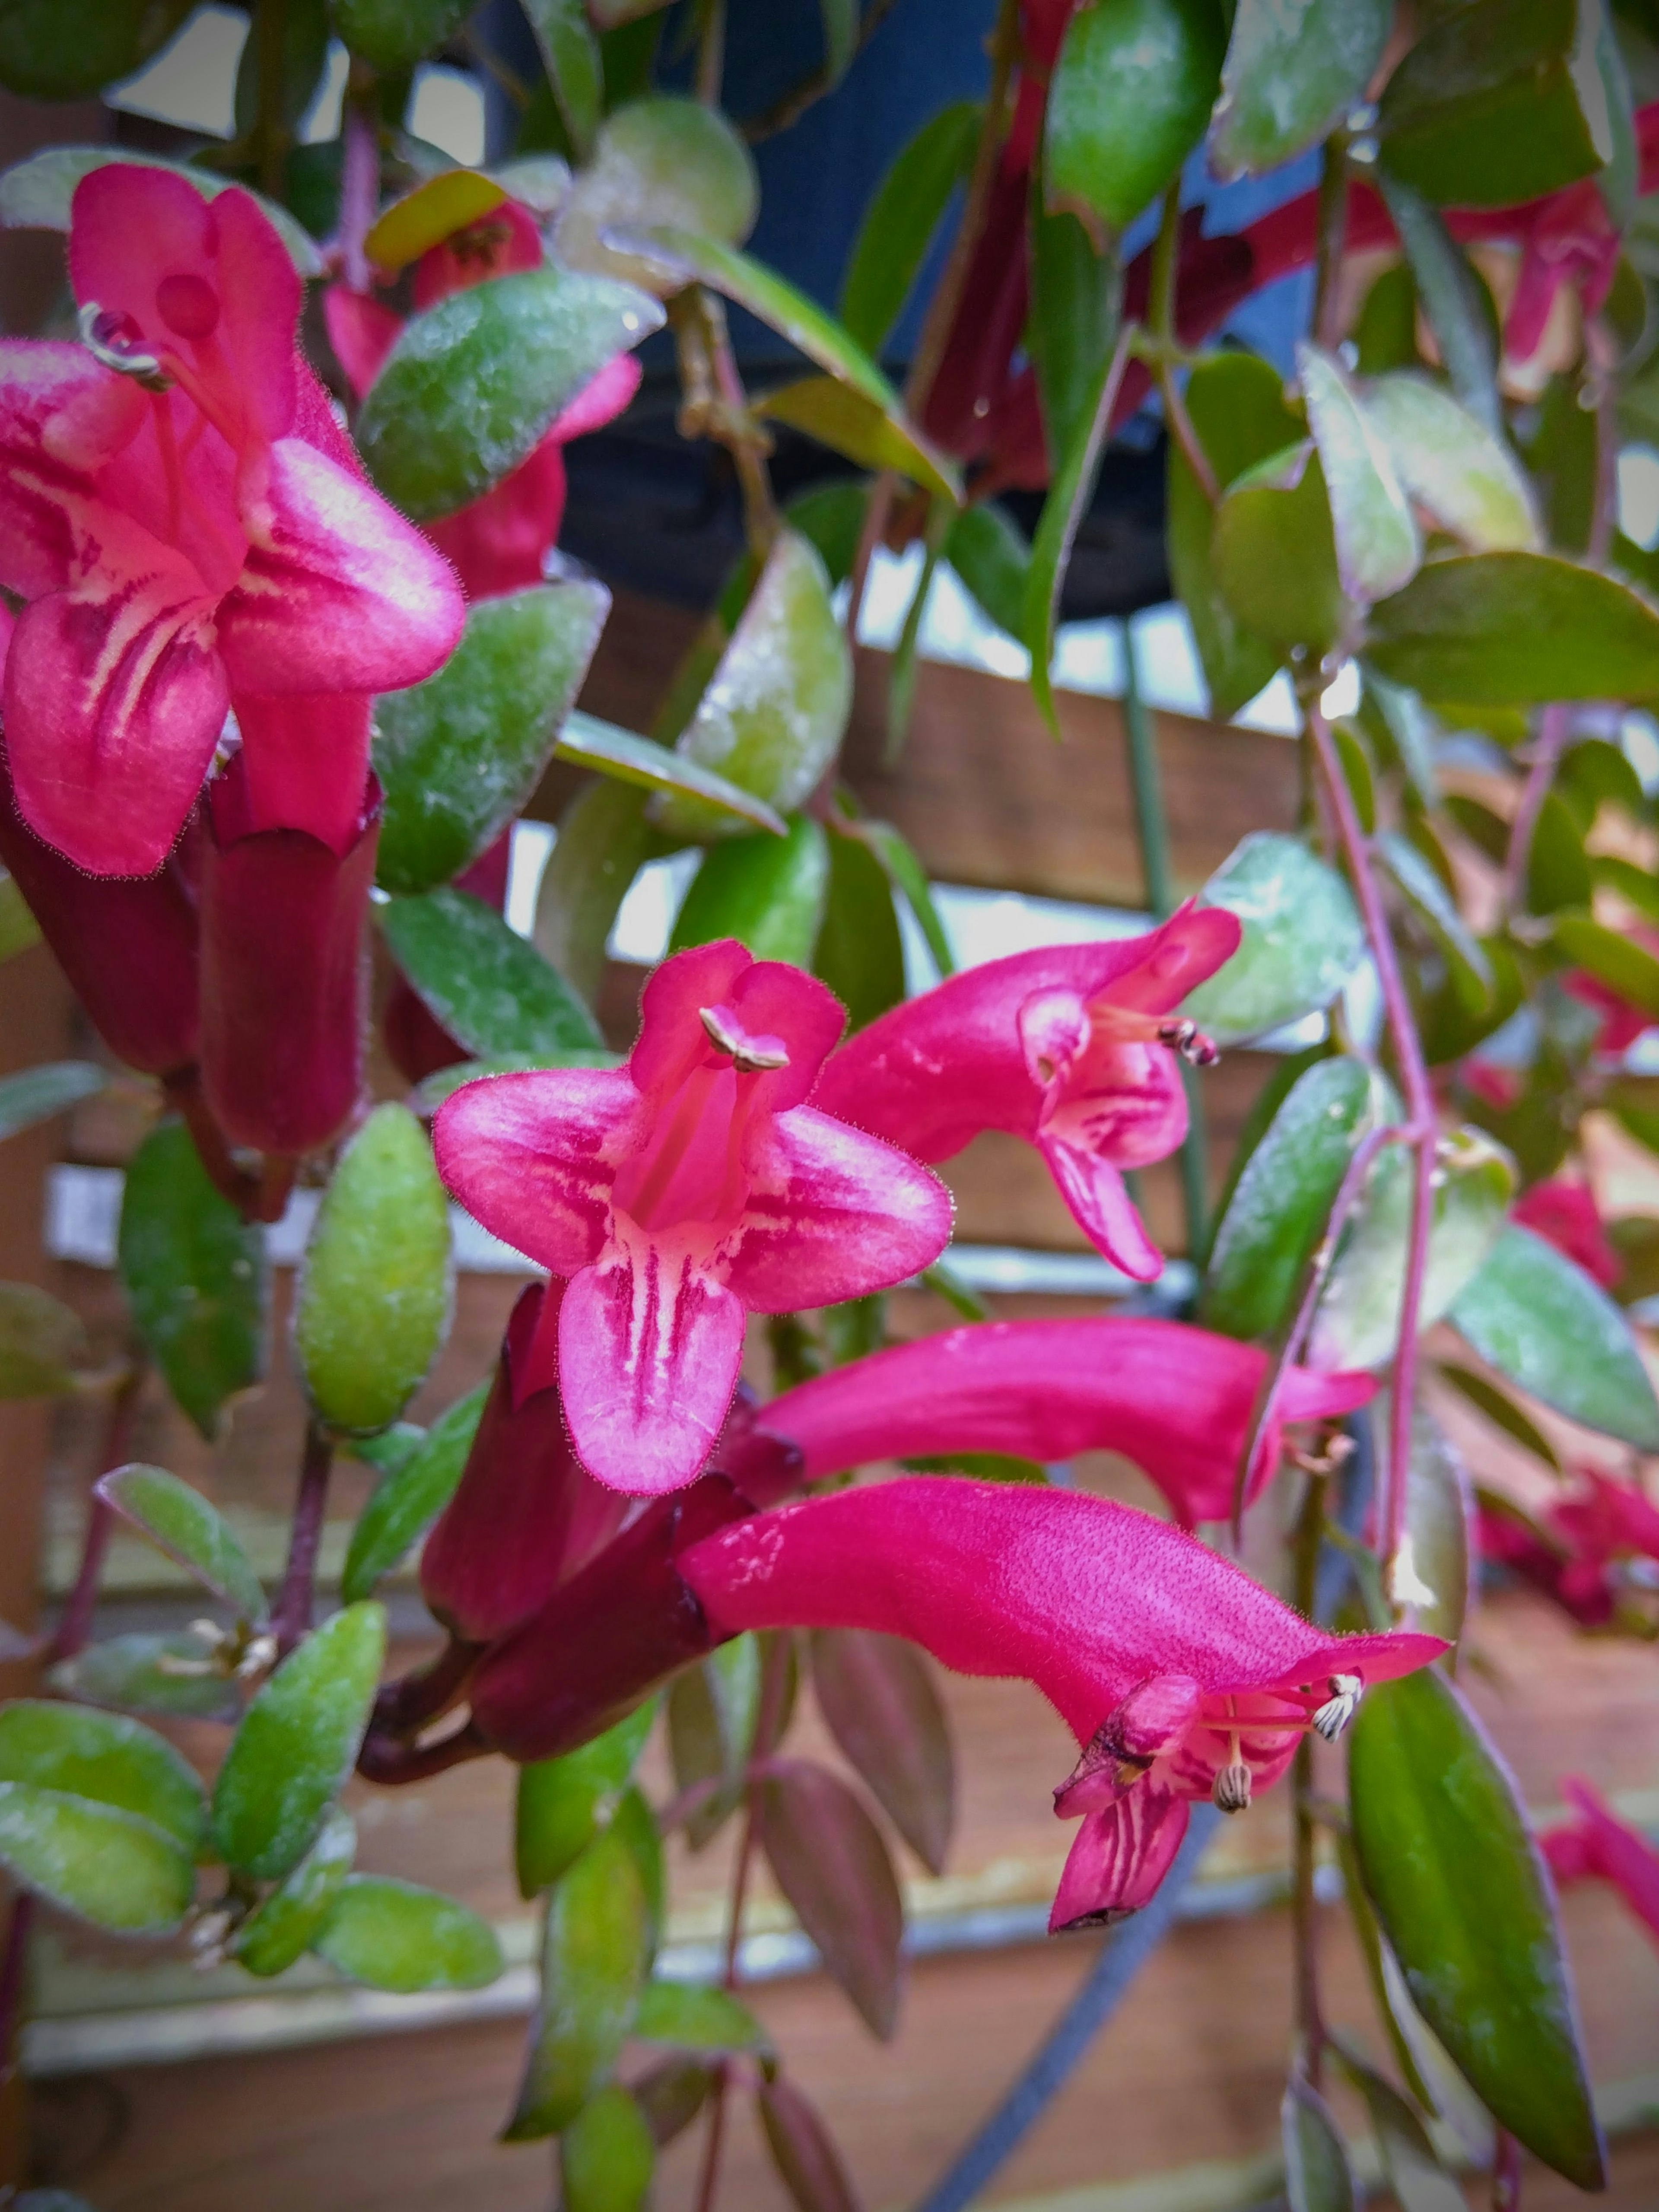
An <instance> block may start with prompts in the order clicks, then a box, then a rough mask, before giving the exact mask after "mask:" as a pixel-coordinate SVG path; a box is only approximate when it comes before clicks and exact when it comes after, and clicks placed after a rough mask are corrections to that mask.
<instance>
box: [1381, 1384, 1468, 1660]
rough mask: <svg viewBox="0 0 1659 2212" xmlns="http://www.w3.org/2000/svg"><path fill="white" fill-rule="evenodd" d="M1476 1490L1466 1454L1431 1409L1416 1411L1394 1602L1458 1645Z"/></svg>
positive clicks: (1393, 1575)
mask: <svg viewBox="0 0 1659 2212" xmlns="http://www.w3.org/2000/svg"><path fill="white" fill-rule="evenodd" d="M1473 1521H1474V1490H1473V1488H1472V1487H1471V1486H1470V1482H1469V1474H1468V1468H1466V1467H1465V1466H1464V1464H1463V1460H1462V1455H1461V1454H1460V1453H1459V1451H1458V1449H1457V1448H1456V1446H1455V1444H1454V1443H1452V1442H1451V1440H1450V1439H1449V1437H1447V1435H1446V1433H1445V1431H1443V1429H1442V1428H1441V1426H1440V1425H1439V1423H1438V1422H1437V1421H1436V1420H1435V1419H1434V1417H1433V1415H1432V1414H1431V1413H1428V1412H1426V1411H1425V1409H1424V1407H1421V1406H1419V1407H1417V1408H1416V1410H1415V1411H1414V1413H1413V1416H1412V1453H1411V1464H1410V1468H1409V1471H1408V1479H1407V1486H1406V1536H1405V1545H1404V1547H1403V1548H1402V1549H1401V1552H1400V1553H1397V1554H1396V1555H1395V1560H1394V1563H1393V1566H1392V1568H1391V1570H1390V1582H1389V1589H1390V1595H1392V1597H1393V1598H1394V1600H1395V1603H1396V1604H1401V1605H1409V1606H1411V1607H1414V1608H1415V1611H1414V1616H1413V1617H1414V1619H1415V1621H1416V1625H1417V1626H1418V1627H1419V1628H1420V1629H1421V1630H1422V1632H1423V1633H1424V1634H1425V1636H1443V1637H1444V1638H1445V1639H1446V1641H1447V1643H1448V1644H1455V1643H1456V1642H1457V1641H1458V1638H1460V1637H1461V1636H1462V1632H1463V1615H1464V1613H1465V1612H1466V1611H1467V1609H1468V1601H1469V1575H1470V1571H1471V1568H1472V1565H1473V1563H1474V1528H1473V1526H1472V1525H1471V1524H1472V1523H1473Z"/></svg>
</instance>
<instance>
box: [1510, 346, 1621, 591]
mask: <svg viewBox="0 0 1659 2212" xmlns="http://www.w3.org/2000/svg"><path fill="white" fill-rule="evenodd" d="M1600 442H1601V441H1600V433H1599V432H1598V430H1597V428H1596V413H1595V404H1594V398H1593V395H1592V394H1591V393H1590V392H1589V391H1587V389H1586V388H1585V386H1583V384H1582V383H1581V382H1580V381H1579V379H1578V377H1577V375H1576V374H1574V375H1566V376H1554V377H1552V378H1551V379H1550V381H1549V384H1548V386H1547V389H1546V391H1545V393H1544V397H1543V401H1542V403H1541V405H1540V407H1539V409H1538V421H1537V427H1536V428H1535V429H1534V432H1533V435H1532V436H1531V438H1530V439H1528V441H1527V460H1528V465H1529V466H1530V468H1531V470H1532V473H1533V477H1534V482H1535V483H1536V484H1537V486H1538V489H1539V493H1540V495H1541V500H1542V503H1543V509H1544V520H1545V521H1546V523H1547V525H1548V526H1549V536H1550V542H1551V544H1553V547H1554V549H1555V550H1556V551H1557V552H1558V553H1571V555H1572V556H1574V558H1575V559H1578V560H1582V559H1583V556H1585V555H1586V554H1587V553H1588V552H1589V545H1590V539H1591V538H1592V536H1593V535H1594V534H1595V526H1596V525H1595V518H1596V513H1597V510H1598V508H1599V507H1600V505H1601V485H1600V474H1601V465H1600V462H1599V460H1598V458H1597V453H1598V448H1599V446H1600ZM1615 565H1618V564H1615ZM1638 581H1639V579H1638Z"/></svg>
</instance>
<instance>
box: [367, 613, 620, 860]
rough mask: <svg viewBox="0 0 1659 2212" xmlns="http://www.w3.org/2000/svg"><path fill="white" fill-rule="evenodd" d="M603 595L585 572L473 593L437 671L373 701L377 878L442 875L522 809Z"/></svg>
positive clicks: (565, 707)
mask: <svg viewBox="0 0 1659 2212" xmlns="http://www.w3.org/2000/svg"><path fill="white" fill-rule="evenodd" d="M610 606H611V594H610V592H607V591H606V590H605V586H604V585H603V584H599V583H594V582H591V581H589V580H586V579H578V580H574V581H573V582H570V583H564V584H541V585H538V586H535V587H534V588H533V589H532V590H529V591H523V592H509V593H507V595H506V596H504V597H502V598H500V599H481V600H478V601H477V602H475V603H474V605H472V606H471V607H470V608H469V609H468V610H467V617H466V630H465V635H463V637H462V639H461V641H460V644H459V646H458V647H456V649H455V651H454V653H453V654H452V655H451V656H450V658H449V659H448V660H447V661H446V662H445V664H444V665H443V667H442V668H441V669H440V670H439V671H438V673H437V674H436V675H435V676H434V677H431V678H428V681H427V682H426V683H424V684H415V685H413V686H412V687H411V688H410V690H407V691H393V692H391V693H389V694H387V696H385V697H384V698H382V699H380V700H379V701H378V702H376V705H375V710H374V718H375V725H376V732H375V739H374V772H375V774H376V775H378V776H379V777H380V783H381V786H382V787H383V789H384V790H385V793H386V811H385V814H384V817H383V818H382V821H381V824H380V849H379V856H378V859H377V861H376V867H375V875H376V880H377V881H378V882H379V883H380V885H381V887H382V888H383V889H384V890H389V891H394V892H398V891H403V892H409V891H425V890H432V889H433V888H434V886H435V885H436V884H445V883H447V882H448V881H449V880H450V878H452V877H453V876H458V875H459V873H460V872H461V871H462V869H463V868H465V867H466V866H469V865H470V864H471V862H472V861H473V860H477V857H478V855H479V854H481V853H483V852H484V851H485V850H486V849H487V848H489V846H491V845H493V844H494V843H495V840H496V838H497V837H499V836H500V835H501V832H502V830H503V829H506V828H507V824H508V823H510V822H511V821H513V819H514V817H516V816H518V815H519V814H520V813H521V812H522V811H523V809H524V806H525V804H526V801H527V800H528V799H529V797H530V795H531V793H532V792H533V791H534V790H535V788H536V786H537V784H538V782H539V781H540V780H541V774H542V770H543V769H544V768H545V767H546V765H547V763H548V760H549V758H550V756H551V753H552V750H553V744H554V739H555V737H556V733H557V732H558V728H559V725H560V724H561V723H562V721H563V720H564V718H565V716H566V715H567V714H568V713H569V711H570V706H571V702H572V701H573V700H574V698H575V696H576V693H577V690H579V688H580V684H581V681H582V678H583V677H584V676H585V675H586V672H587V664H588V662H589V660H590V659H592V654H593V647H595V645H597V644H598V642H599V632H600V630H601V629H603V628H604V626H605V616H606V614H607V613H608V612H609V611H610Z"/></svg>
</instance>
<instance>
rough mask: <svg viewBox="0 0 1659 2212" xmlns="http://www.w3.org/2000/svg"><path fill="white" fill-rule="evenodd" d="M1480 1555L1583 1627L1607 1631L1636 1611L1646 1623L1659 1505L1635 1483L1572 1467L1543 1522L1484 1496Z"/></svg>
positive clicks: (1656, 1576)
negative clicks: (1529, 1585)
mask: <svg viewBox="0 0 1659 2212" xmlns="http://www.w3.org/2000/svg"><path fill="white" fill-rule="evenodd" d="M1480 1553H1481V1556H1482V1558H1483V1559H1492V1560H1495V1561H1496V1562H1498V1564H1499V1565H1503V1566H1505V1567H1508V1568H1509V1569H1510V1571H1511V1572H1512V1573H1514V1574H1517V1575H1520V1576H1522V1577H1523V1578H1524V1579H1525V1580H1526V1581H1528V1582H1529V1583H1532V1585H1533V1587H1534V1589H1541V1590H1542V1591H1543V1592H1544V1594H1545V1595H1546V1596H1547V1597H1549V1598H1553V1600H1554V1601H1555V1603H1556V1604H1557V1605H1559V1607H1561V1609H1562V1610H1563V1612H1565V1613H1568V1614H1570V1615H1571V1618H1572V1619H1573V1620H1576V1621H1577V1622H1578V1624H1579V1626H1581V1627H1583V1628H1605V1627H1607V1626H1609V1625H1610V1624H1612V1623H1613V1622H1615V1621H1617V1620H1619V1619H1620V1615H1621V1614H1625V1613H1629V1614H1630V1616H1631V1619H1632V1625H1633V1626H1638V1627H1642V1626H1645V1621H1646V1614H1647V1610H1648V1608H1646V1607H1644V1606H1643V1605H1641V1604H1640V1603H1639V1602H1638V1601H1640V1600H1642V1599H1644V1598H1646V1597H1650V1595H1651V1593H1652V1591H1653V1590H1654V1589H1655V1587H1656V1583H1659V1573H1656V1571H1655V1570H1654V1569H1653V1568H1651V1567H1650V1566H1649V1565H1648V1564H1647V1563H1648V1562H1655V1563H1659V1508H1656V1507H1655V1506H1654V1505H1653V1504H1651V1503H1650V1501H1649V1499H1648V1498H1646V1496H1645V1495H1644V1493H1643V1492H1641V1491H1639V1490H1638V1489H1637V1488H1636V1487H1635V1486H1633V1485H1632V1484H1631V1483H1628V1482H1619V1481H1615V1480H1613V1477H1611V1476H1610V1475H1606V1474H1602V1473H1601V1470H1600V1469H1599V1468H1593V1467H1580V1468H1575V1469H1574V1470H1573V1474H1572V1478H1571V1483H1570V1485H1569V1486H1568V1487H1567V1488H1566V1489H1565V1491H1564V1492H1563V1493H1562V1494H1561V1495H1560V1496H1559V1498H1553V1499H1552V1500H1551V1502H1550V1503H1549V1504H1548V1505H1547V1506H1546V1507H1545V1509H1544V1510H1543V1511H1542V1512H1541V1514H1539V1515H1538V1516H1537V1517H1536V1519H1528V1516H1526V1515H1524V1514H1522V1513H1521V1512H1520V1511H1519V1510H1516V1509H1515V1508H1513V1507H1511V1506H1510V1505H1508V1504H1507V1502H1506V1501H1502V1500H1498V1499H1496V1498H1487V1499H1484V1500H1483V1502H1482V1504H1481V1509H1480Z"/></svg>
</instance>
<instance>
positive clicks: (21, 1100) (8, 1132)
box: [0, 1060, 109, 1141]
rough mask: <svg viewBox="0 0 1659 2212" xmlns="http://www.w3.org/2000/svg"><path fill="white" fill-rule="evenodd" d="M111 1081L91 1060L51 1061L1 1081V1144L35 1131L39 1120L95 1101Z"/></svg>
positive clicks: (47, 1118)
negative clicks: (83, 1101)
mask: <svg viewBox="0 0 1659 2212" xmlns="http://www.w3.org/2000/svg"><path fill="white" fill-rule="evenodd" d="M108 1080H109V1077H108V1075H107V1074H106V1073H105V1071H104V1070H103V1069H102V1068H101V1067H99V1066H96V1065H95V1064H94V1062H93V1061H91V1060H52V1061H49V1062H48V1063H47V1064H46V1066H44V1067H26V1068H24V1069H23V1070H22V1071H21V1073H18V1074H16V1075H8V1076H5V1077H4V1078H0V1141H3V1140H4V1139H6V1138H7V1137H15V1136H16V1135H17V1133H18V1132H19V1131H20V1130H21V1129H32V1128H33V1127H34V1125H35V1123H36V1122H37V1121H50V1120H51V1119H52V1115H54V1114H62V1113H64V1112H65V1111H66V1110H67V1109H68V1108H70V1107H71V1106H77V1105H79V1103H81V1101H82V1099H83V1098H95V1097H97V1095H98V1093H99V1092H100V1091H101V1090H102V1089H103V1087H104V1085H106V1083H107V1082H108Z"/></svg>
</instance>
